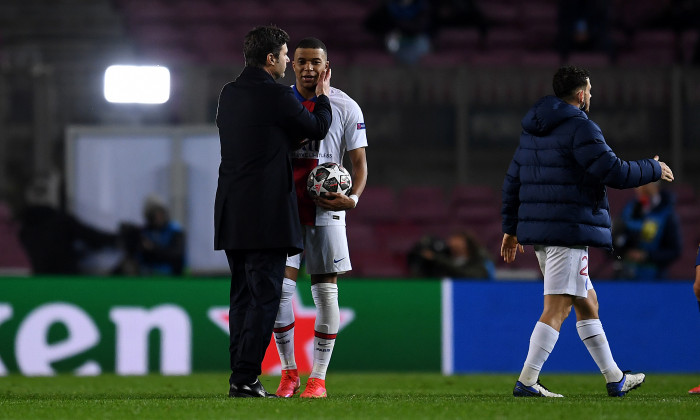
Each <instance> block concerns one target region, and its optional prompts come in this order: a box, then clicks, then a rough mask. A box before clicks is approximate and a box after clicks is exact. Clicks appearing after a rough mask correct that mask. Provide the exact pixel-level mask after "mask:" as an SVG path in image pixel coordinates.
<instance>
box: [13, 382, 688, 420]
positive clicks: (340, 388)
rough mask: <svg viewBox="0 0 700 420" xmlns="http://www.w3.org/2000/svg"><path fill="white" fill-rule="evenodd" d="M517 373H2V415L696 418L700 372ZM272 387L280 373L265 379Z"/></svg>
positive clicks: (75, 418) (333, 417) (70, 416)
mask: <svg viewBox="0 0 700 420" xmlns="http://www.w3.org/2000/svg"><path fill="white" fill-rule="evenodd" d="M515 379H516V375H459V376H451V377H444V376H441V375H438V374H330V375H329V376H328V378H327V383H328V386H329V397H328V398H327V399H325V400H302V399H300V398H298V397H296V398H293V399H233V398H228V396H227V380H228V376H227V374H226V373H220V374H213V373H212V374H195V375H191V376H180V377H172V376H170V377H168V376H157V375H152V376H144V377H133V376H132V377H119V376H113V375H102V376H97V377H74V376H57V377H48V378H47V377H35V378H27V377H22V376H14V375H11V376H6V377H0V418H2V419H73V420H79V419H137V418H138V419H164V418H168V419H232V418H236V419H240V418H244V419H262V418H276V419H291V418H312V417H313V418H318V419H326V418H332V419H346V418H365V419H370V418H371V419H382V418H383V419H414V418H425V419H427V418H439V419H456V418H463V419H466V418H469V419H493V418H497V419H510V418H513V419H551V418H559V419H567V420H573V419H587V420H590V419H661V418H664V419H698V418H700V395H689V394H688V393H687V391H688V389H690V388H692V387H693V386H696V385H698V383H699V382H700V375H655V374H651V375H648V376H647V381H646V383H645V384H644V385H643V386H642V387H641V388H639V389H637V390H635V391H632V392H630V393H629V394H628V395H627V396H626V397H624V398H610V397H608V396H607V394H606V393H605V384H604V383H603V379H602V376H600V375H543V377H542V380H543V382H544V383H545V384H546V385H547V387H549V388H550V389H552V390H554V391H556V392H559V393H562V394H564V395H565V396H566V398H558V399H549V398H548V399H544V398H517V399H516V398H513V397H512V395H511V391H512V388H513V384H514V383H515ZM262 380H263V384H264V385H265V387H266V388H267V389H268V390H269V391H270V390H271V391H274V390H275V389H276V388H277V383H278V380H279V378H278V377H264V378H262Z"/></svg>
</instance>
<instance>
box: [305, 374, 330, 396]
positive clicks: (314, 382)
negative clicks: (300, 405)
mask: <svg viewBox="0 0 700 420" xmlns="http://www.w3.org/2000/svg"><path fill="white" fill-rule="evenodd" d="M300 397H301V398H326V397H327V395H326V381H325V380H323V379H318V378H309V380H308V381H307V382H306V389H304V392H302V393H301V395H300Z"/></svg>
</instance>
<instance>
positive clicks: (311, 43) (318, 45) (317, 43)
mask: <svg viewBox="0 0 700 420" xmlns="http://www.w3.org/2000/svg"><path fill="white" fill-rule="evenodd" d="M299 48H310V49H312V50H318V49H322V50H323V53H324V54H326V58H327V57H328V49H327V48H326V44H324V43H323V41H321V40H320V39H318V38H304V39H302V40H301V41H299V43H298V44H297V46H296V48H295V49H296V50H298V49H299Z"/></svg>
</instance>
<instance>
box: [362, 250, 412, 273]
mask: <svg viewBox="0 0 700 420" xmlns="http://www.w3.org/2000/svg"><path fill="white" fill-rule="evenodd" d="M352 266H353V269H352V271H351V275H353V276H360V277H406V276H408V275H409V273H408V264H407V263H406V259H405V258H404V259H401V258H398V257H396V256H395V255H394V254H392V253H390V252H386V251H362V252H356V253H355V254H353V255H352Z"/></svg>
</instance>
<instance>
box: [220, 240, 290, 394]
mask: <svg viewBox="0 0 700 420" xmlns="http://www.w3.org/2000/svg"><path fill="white" fill-rule="evenodd" d="M226 258H227V259H228V265H229V268H230V269H231V293H230V306H229V318H228V326H229V332H230V337H229V339H230V344H229V353H230V356H231V377H230V378H229V383H231V384H234V383H235V384H242V383H245V384H249V383H252V382H254V381H255V379H256V378H257V377H258V376H259V375H260V374H261V373H262V361H263V358H264V357H265V351H266V350H267V346H268V345H269V344H270V340H271V337H272V329H273V327H274V324H275V318H276V317H277V311H278V309H279V304H280V297H281V296H282V281H283V280H284V266H285V262H286V260H287V250H286V249H262V250H226Z"/></svg>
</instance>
